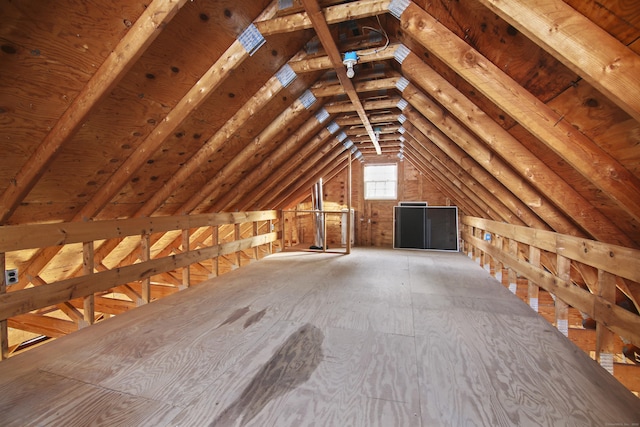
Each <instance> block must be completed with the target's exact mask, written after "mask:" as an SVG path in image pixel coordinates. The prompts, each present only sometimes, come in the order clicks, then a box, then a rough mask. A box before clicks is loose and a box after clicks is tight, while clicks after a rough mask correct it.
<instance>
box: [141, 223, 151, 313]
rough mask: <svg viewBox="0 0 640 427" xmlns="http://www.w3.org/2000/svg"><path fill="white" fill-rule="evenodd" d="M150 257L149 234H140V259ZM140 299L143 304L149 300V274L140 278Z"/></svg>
mask: <svg viewBox="0 0 640 427" xmlns="http://www.w3.org/2000/svg"><path fill="white" fill-rule="evenodd" d="M150 259H151V236H150V235H149V233H144V234H142V235H141V236H140V261H142V262H146V261H149V260H150ZM141 294H142V301H143V302H144V303H145V304H148V303H150V302H151V276H148V277H144V278H143V279H142V288H141Z"/></svg>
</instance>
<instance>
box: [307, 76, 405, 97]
mask: <svg viewBox="0 0 640 427" xmlns="http://www.w3.org/2000/svg"><path fill="white" fill-rule="evenodd" d="M398 80H399V77H387V78H383V79H377V80H369V81H364V82H356V83H355V84H354V86H355V88H356V91H358V92H376V91H379V90H384V89H387V90H389V89H395V88H396V85H397V83H398ZM310 90H311V92H312V93H313V95H314V96H315V97H316V98H330V97H333V96H336V95H342V94H344V93H345V92H344V88H343V87H342V85H339V84H326V83H323V82H319V83H316V84H315V85H313V87H311V89H310Z"/></svg>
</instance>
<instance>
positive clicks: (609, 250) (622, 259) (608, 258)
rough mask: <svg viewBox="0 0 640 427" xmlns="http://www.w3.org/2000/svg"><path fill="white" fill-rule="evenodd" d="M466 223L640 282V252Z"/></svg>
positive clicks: (538, 232)
mask: <svg viewBox="0 0 640 427" xmlns="http://www.w3.org/2000/svg"><path fill="white" fill-rule="evenodd" d="M463 224H464V225H468V226H470V227H475V228H479V229H481V230H484V231H486V232H489V233H493V234H496V235H500V236H502V237H505V238H507V239H513V240H516V241H518V242H520V243H524V244H526V245H531V246H536V247H538V248H540V249H542V250H544V251H547V252H552V253H555V254H560V255H562V256H565V257H567V258H570V259H572V260H575V261H578V262H581V263H583V264H586V265H590V266H592V267H595V268H597V269H600V270H604V271H607V272H609V273H612V274H615V275H616V276H620V277H624V278H625V279H629V280H632V281H634V282H640V250H637V249H630V248H625V247H623V246H616V245H610V244H607V243H602V242H598V241H594V240H588V239H582V238H579V237H575V236H567V235H565V234H559V233H554V232H552V231H546V230H537V229H533V228H528V227H523V226H518V225H511V224H505V223H501V222H495V221H489V220H486V219H483V218H476V217H464V219H463Z"/></svg>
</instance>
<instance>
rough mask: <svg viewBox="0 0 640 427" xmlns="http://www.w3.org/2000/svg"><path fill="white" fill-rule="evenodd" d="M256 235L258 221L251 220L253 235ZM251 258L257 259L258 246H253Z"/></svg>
mask: <svg viewBox="0 0 640 427" xmlns="http://www.w3.org/2000/svg"><path fill="white" fill-rule="evenodd" d="M257 235H258V221H253V236H254V237H256V236H257ZM253 259H255V260H256V261H257V260H258V259H259V252H258V247H257V246H254V247H253Z"/></svg>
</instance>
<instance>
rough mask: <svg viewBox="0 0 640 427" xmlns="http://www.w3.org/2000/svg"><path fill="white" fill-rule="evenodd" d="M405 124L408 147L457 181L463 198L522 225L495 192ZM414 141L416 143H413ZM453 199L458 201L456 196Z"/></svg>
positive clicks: (494, 217) (441, 173)
mask: <svg viewBox="0 0 640 427" xmlns="http://www.w3.org/2000/svg"><path fill="white" fill-rule="evenodd" d="M405 126H406V129H407V133H405V135H407V137H408V138H407V141H408V147H411V148H413V149H415V150H417V151H418V152H419V153H420V154H421V155H422V156H423V157H424V158H425V160H426V161H427V164H430V165H432V167H434V168H435V169H436V170H438V171H439V173H440V175H441V176H442V177H443V178H444V180H446V181H447V182H451V183H454V182H459V185H458V186H457V187H458V188H460V189H461V190H462V191H463V193H464V194H463V195H462V197H463V198H465V199H467V198H468V199H471V200H474V201H475V204H476V205H477V206H478V207H482V212H483V213H485V214H488V215H489V217H490V218H492V219H494V220H496V221H497V220H502V221H509V222H516V223H519V224H521V225H524V222H523V221H522V220H520V219H519V218H518V217H516V216H515V215H514V214H513V213H512V212H511V211H510V210H509V209H508V208H507V207H506V206H505V205H504V203H503V202H502V201H501V200H500V199H499V198H498V197H497V196H496V195H495V194H493V193H492V192H490V191H489V190H487V189H486V188H484V187H482V186H481V185H479V184H478V182H477V181H476V180H475V179H473V178H472V177H471V175H470V174H469V173H468V172H467V171H465V170H464V169H463V168H462V167H460V166H459V165H457V164H455V162H447V159H448V156H447V155H446V154H445V153H444V152H443V151H442V150H440V149H439V148H438V146H437V145H436V144H435V143H433V142H431V141H429V144H427V141H428V139H427V137H426V136H425V135H424V134H422V132H420V131H419V130H418V129H416V128H415V127H414V126H413V125H412V124H410V123H405ZM414 141H415V143H417V144H418V145H416V144H414ZM407 152H409V150H407ZM449 160H450V159H449ZM501 194H502V193H501ZM512 197H513V196H512ZM454 200H455V201H456V202H458V198H456V199H454Z"/></svg>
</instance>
